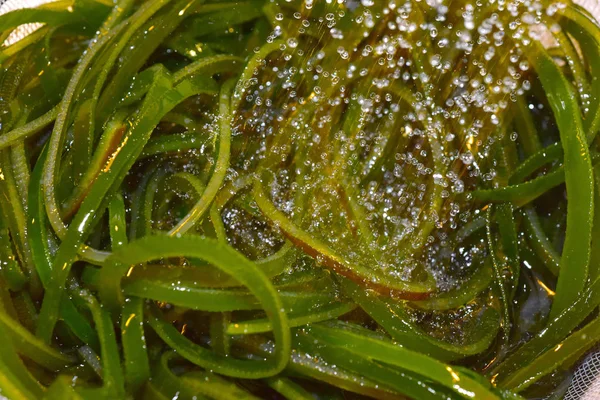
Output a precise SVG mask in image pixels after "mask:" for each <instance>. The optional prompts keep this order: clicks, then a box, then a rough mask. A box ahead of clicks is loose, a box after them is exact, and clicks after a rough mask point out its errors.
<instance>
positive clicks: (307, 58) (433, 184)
mask: <svg viewBox="0 0 600 400" xmlns="http://www.w3.org/2000/svg"><path fill="white" fill-rule="evenodd" d="M561 7H564V5H562V4H561V3H552V4H546V3H544V2H541V1H536V0H514V1H506V0H475V1H460V2H457V1H453V2H452V7H450V4H449V2H448V1H444V0H426V1H425V0H392V1H387V2H385V1H381V2H379V1H373V0H361V1H357V0H326V1H319V2H317V1H311V0H304V1H300V0H285V1H284V0H280V1H277V0H276V1H272V2H270V3H268V5H267V6H266V10H267V13H268V14H269V15H270V16H271V19H272V21H271V22H272V26H273V30H272V32H271V34H270V35H269V36H268V39H267V41H268V42H269V43H279V51H275V52H272V53H271V54H269V55H268V56H266V57H265V58H264V59H262V60H260V62H259V63H258V67H257V68H256V70H255V71H254V75H253V77H252V78H251V79H249V80H248V81H247V82H246V85H245V90H244V98H243V100H244V101H243V102H242V108H243V109H242V110H241V112H239V113H238V122H239V131H238V135H240V136H243V137H251V138H257V137H258V138H260V145H255V146H250V145H248V146H246V148H245V149H244V151H243V156H242V157H241V159H240V161H239V165H237V166H236V167H237V168H241V169H245V170H251V169H252V168H255V167H256V166H257V165H258V164H259V163H260V161H261V160H264V159H265V158H276V159H277V161H278V163H276V164H273V163H272V164H271V165H272V166H273V167H272V168H273V169H274V175H275V176H276V178H275V180H274V182H273V183H272V184H271V186H270V194H271V196H272V198H273V199H275V200H276V203H277V206H278V207H279V208H280V209H281V210H282V211H284V212H286V213H287V214H288V215H290V216H293V214H294V213H295V212H297V211H298V210H296V208H297V207H300V205H298V204H296V203H295V201H296V200H297V199H298V196H297V193H304V194H310V201H308V203H307V204H304V205H303V206H302V207H304V208H305V209H304V213H305V215H307V216H308V217H306V218H305V221H304V222H303V223H304V226H303V227H304V228H305V229H306V230H307V231H308V232H310V233H311V234H313V235H316V236H317V237H319V239H320V240H323V241H325V242H326V243H328V244H329V245H330V246H331V247H332V248H335V249H336V250H337V251H339V252H343V253H345V254H347V255H348V257H349V258H350V259H352V258H356V259H357V260H359V259H362V260H364V259H365V257H371V259H373V260H374V263H375V265H377V266H378V267H380V268H382V269H383V270H385V271H388V272H389V273H390V274H395V275H399V276H401V277H404V278H406V279H411V276H412V274H413V272H414V271H413V270H414V269H415V268H417V267H415V265H417V266H418V265H423V266H424V268H426V269H427V270H428V271H429V272H431V273H433V275H434V276H436V278H437V280H438V284H439V285H440V286H441V287H444V285H446V284H447V285H446V286H448V285H451V283H448V282H446V283H444V279H446V278H445V277H446V276H447V272H448V271H447V269H448V268H449V267H448V263H446V262H441V261H440V259H441V258H447V259H448V260H456V261H455V262H456V263H460V268H459V269H468V267H469V265H470V264H471V262H472V260H473V259H474V258H475V257H482V256H483V252H482V250H481V247H482V246H481V244H475V245H472V246H471V248H470V250H465V249H462V250H461V252H462V253H464V254H458V250H457V249H455V247H456V246H457V243H454V242H453V241H452V237H454V236H455V232H456V231H457V230H458V229H460V227H462V226H464V225H465V224H466V223H468V222H469V221H471V220H472V219H473V218H474V216H476V215H477V214H478V213H479V212H480V210H478V209H476V208H475V207H474V206H473V205H472V203H471V202H470V201H469V195H468V193H469V191H472V190H474V189H475V188H478V187H482V185H483V186H484V187H493V186H495V185H497V177H498V172H497V167H498V165H497V160H496V154H495V149H496V148H497V147H498V145H499V144H501V142H502V141H503V140H505V138H506V136H508V140H513V141H514V140H516V139H517V135H516V134H515V133H513V132H512V131H511V126H510V121H508V118H507V115H509V114H510V112H511V111H510V108H511V107H512V104H514V103H515V102H517V101H518V100H519V99H527V93H528V91H530V90H531V88H532V84H533V83H534V82H532V81H531V77H532V75H531V70H532V68H531V67H530V62H529V61H528V59H527V51H528V50H527V49H528V47H529V46H530V45H531V44H532V43H533V42H534V41H539V40H544V37H546V36H547V35H545V33H547V32H548V31H550V32H556V31H557V30H559V29H560V27H559V25H558V24H556V23H555V22H553V15H554V14H555V13H556V11H557V10H558V9H560V8H561ZM255 51H256V52H259V51H260V49H259V48H256V50H255ZM340 186H341V187H343V188H345V189H344V190H340ZM344 193H345V194H344ZM345 195H347V196H349V197H350V198H351V199H352V200H353V201H355V202H356V204H358V206H359V207H360V209H361V210H362V211H363V214H362V217H363V218H364V220H366V221H367V224H368V226H369V228H370V232H371V233H372V237H371V238H367V239H365V240H366V241H367V242H369V243H367V246H356V231H357V227H356V225H357V224H356V221H355V220H356V218H357V216H356V215H354V214H355V213H353V211H352V207H351V206H349V205H348V204H347V203H348V202H347V201H345V200H344V196H345ZM305 203H306V202H305ZM231 220H232V221H233V220H235V218H233V219H231ZM420 235H422V236H423V237H422V238H421V237H420ZM358 247H361V248H362V250H361V249H359V248H358ZM365 249H366V250H365ZM448 249H452V251H450V252H449V253H448ZM367 253H369V254H367ZM445 253H448V256H447V257H445V256H444V257H442V254H445ZM442 264H445V265H442ZM450 264H452V262H450Z"/></svg>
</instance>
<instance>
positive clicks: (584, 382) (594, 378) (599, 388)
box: [0, 0, 600, 400]
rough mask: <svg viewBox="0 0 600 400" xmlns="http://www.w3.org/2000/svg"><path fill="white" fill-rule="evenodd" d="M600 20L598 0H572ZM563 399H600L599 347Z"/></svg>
mask: <svg viewBox="0 0 600 400" xmlns="http://www.w3.org/2000/svg"><path fill="white" fill-rule="evenodd" d="M52 1H55V0H0V15H1V14H4V13H6V12H9V11H12V10H16V9H19V8H26V7H35V6H36V5H40V4H44V3H49V2H52ZM574 2H575V3H577V4H579V5H581V6H583V7H585V8H586V9H587V10H588V11H590V13H592V15H594V16H596V18H598V20H600V0H574ZM41 26H42V25H41V24H27V25H22V26H20V27H19V28H18V29H16V30H15V31H14V32H13V33H12V34H11V35H10V36H9V37H8V38H7V39H6V42H5V43H4V45H9V44H12V43H15V42H17V41H19V40H21V39H22V38H24V37H25V36H27V35H29V34H30V33H32V32H34V31H35V30H37V29H38V28H39V27H41ZM564 399H565V400H600V347H597V348H596V349H595V350H594V351H591V352H590V353H589V354H588V355H587V356H586V357H585V358H584V359H583V361H582V362H581V363H580V364H579V367H578V368H577V370H576V371H575V373H574V374H573V378H572V380H571V384H570V385H569V388H568V390H567V392H566V395H565V397H564Z"/></svg>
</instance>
